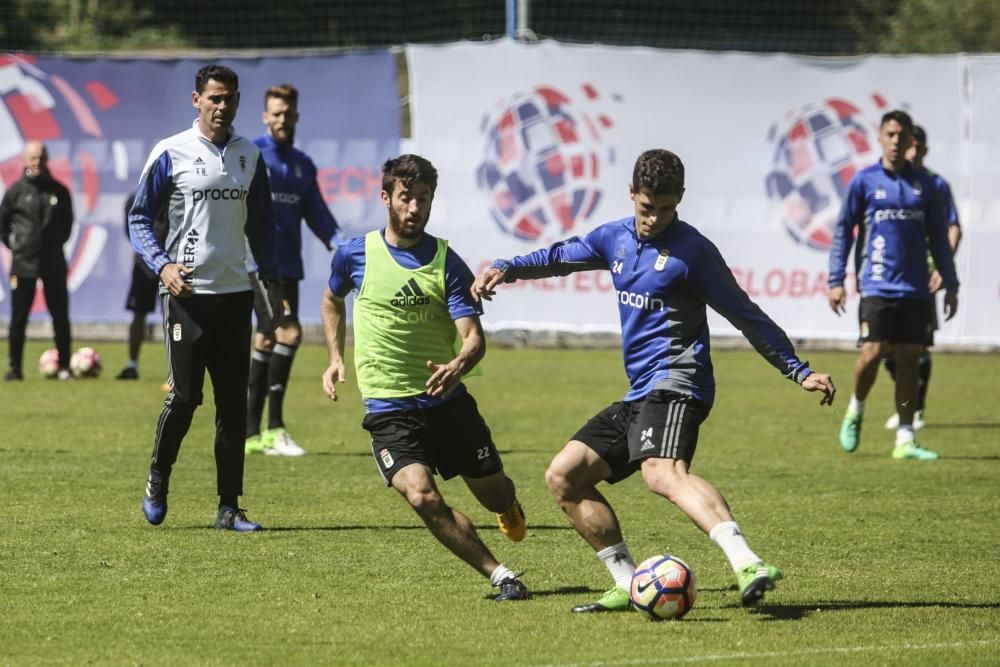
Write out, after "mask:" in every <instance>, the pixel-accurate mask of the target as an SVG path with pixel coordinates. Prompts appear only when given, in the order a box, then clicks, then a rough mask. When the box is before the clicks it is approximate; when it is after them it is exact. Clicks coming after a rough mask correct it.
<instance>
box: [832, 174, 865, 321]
mask: <svg viewBox="0 0 1000 667" xmlns="http://www.w3.org/2000/svg"><path fill="white" fill-rule="evenodd" d="M864 206H865V198H864V191H863V188H862V184H861V179H860V178H858V177H855V178H854V179H853V180H852V181H851V184H850V186H849V188H848V191H847V198H846V199H844V203H843V205H842V206H841V207H840V215H839V216H838V218H837V223H836V225H835V226H834V228H833V241H832V242H831V243H830V260H829V266H828V271H827V284H828V285H829V288H830V289H829V291H828V292H827V300H828V301H829V303H830V308H831V309H833V312H834V313H836V314H837V315H838V316H839V315H840V314H841V313H844V312H846V310H847V292H846V291H845V290H844V279H845V277H846V269H847V257H848V255H850V254H851V246H852V245H853V244H854V228H855V227H857V225H858V222H859V221H860V220H861V216H862V215H863V214H864Z"/></svg>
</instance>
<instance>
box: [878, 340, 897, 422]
mask: <svg viewBox="0 0 1000 667" xmlns="http://www.w3.org/2000/svg"><path fill="white" fill-rule="evenodd" d="M882 365H883V366H885V371H886V372H887V373H888V374H889V377H890V378H892V381H893V383H895V382H896V354H895V353H894V352H892V351H889V352H887V353H886V355H885V357H883V358H882ZM898 426H899V415H898V414H897V413H895V412H893V413H892V414H891V415H889V418H888V419H886V420H885V427H886V429H888V430H890V431H894V430H896V428H897V427H898Z"/></svg>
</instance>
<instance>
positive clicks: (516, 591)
mask: <svg viewBox="0 0 1000 667" xmlns="http://www.w3.org/2000/svg"><path fill="white" fill-rule="evenodd" d="M499 588H500V595H498V596H496V597H495V598H493V599H494V600H496V601H497V602H505V601H507V600H527V599H528V598H530V597H531V593H529V592H528V587H527V586H525V585H524V583H523V582H522V581H521V580H520V579H519V578H517V577H510V578H509V579H504V580H503V581H501V582H500V584H499Z"/></svg>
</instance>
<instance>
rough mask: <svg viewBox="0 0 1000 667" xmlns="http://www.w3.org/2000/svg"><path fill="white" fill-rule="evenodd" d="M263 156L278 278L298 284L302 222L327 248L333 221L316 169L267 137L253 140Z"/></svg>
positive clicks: (334, 227)
mask: <svg viewBox="0 0 1000 667" xmlns="http://www.w3.org/2000/svg"><path fill="white" fill-rule="evenodd" d="M254 143H255V144H257V146H258V147H259V148H260V153H261V155H263V156H264V163H265V164H266V165H267V176H268V180H269V181H270V184H271V201H272V202H273V204H274V222H275V228H276V230H277V235H276V239H277V244H278V248H277V253H278V276H279V277H280V278H283V279H286V280H302V278H304V277H305V272H304V270H303V268H302V220H305V221H306V224H307V225H309V229H311V230H312V232H313V234H315V235H316V238H318V239H319V240H320V241H322V242H323V244H324V245H326V247H327V248H331V247H332V245H333V237H334V235H335V234H336V232H337V221H336V220H335V219H334V217H333V215H332V214H331V213H330V209H328V208H327V207H326V202H324V201H323V196H322V195H321V194H320V191H319V185H318V184H317V183H316V165H314V164H313V161H312V160H310V159H309V156H308V155H306V154H305V153H303V152H302V151H300V150H299V149H297V148H295V147H294V146H287V147H282V146H280V145H279V144H278V142H276V141H275V140H274V137H272V136H271V135H269V134H267V135H264V136H263V137H259V138H257V139H255V140H254Z"/></svg>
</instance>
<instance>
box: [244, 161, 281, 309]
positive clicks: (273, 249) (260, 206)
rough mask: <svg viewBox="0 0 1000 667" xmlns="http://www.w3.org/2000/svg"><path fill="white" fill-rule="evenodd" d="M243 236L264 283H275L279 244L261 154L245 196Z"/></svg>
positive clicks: (269, 190) (268, 185) (269, 189)
mask: <svg viewBox="0 0 1000 667" xmlns="http://www.w3.org/2000/svg"><path fill="white" fill-rule="evenodd" d="M244 233H245V234H246V237H247V243H248V244H249V246H250V253H251V254H252V255H253V260H254V262H255V263H256V264H257V273H258V275H259V276H260V278H261V280H263V281H265V282H270V281H275V280H277V279H278V271H277V269H278V258H277V252H278V244H277V241H276V232H275V227H274V209H273V207H272V204H271V185H270V183H269V182H268V179H267V166H266V165H265V164H264V156H263V155H260V154H258V155H257V167H256V169H255V170H254V175H253V179H252V180H251V181H250V189H249V191H248V193H247V218H246V224H245V226H244ZM274 305H276V304H274ZM275 312H277V309H275Z"/></svg>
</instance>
